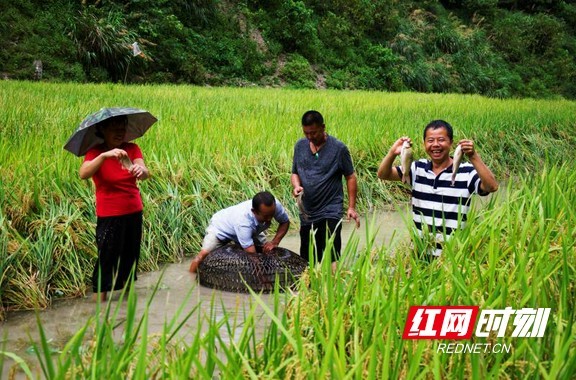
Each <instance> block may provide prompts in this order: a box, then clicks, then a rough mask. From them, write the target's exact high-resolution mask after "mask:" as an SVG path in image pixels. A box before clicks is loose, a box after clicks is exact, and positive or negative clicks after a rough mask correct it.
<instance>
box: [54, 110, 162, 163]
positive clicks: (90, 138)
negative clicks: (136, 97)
mask: <svg viewBox="0 0 576 380" xmlns="http://www.w3.org/2000/svg"><path fill="white" fill-rule="evenodd" d="M121 115H126V116H127V117H128V125H127V126H126V136H125V137H124V141H126V142H128V141H132V140H134V139H136V138H138V137H140V136H142V135H143V134H144V133H145V132H146V131H147V130H148V128H150V127H151V126H152V124H154V123H155V122H156V121H157V119H156V118H155V117H154V116H152V114H151V113H150V112H148V111H145V110H141V109H138V108H127V107H116V108H102V109H101V110H100V111H98V112H95V113H93V114H91V115H89V116H87V117H86V118H85V119H84V120H82V122H81V123H80V126H79V127H78V128H77V129H76V131H74V133H73V134H72V136H71V137H70V138H69V139H68V142H67V143H66V145H64V149H66V150H67V151H69V152H72V153H74V154H75V155H77V156H84V155H85V154H86V153H87V152H88V150H90V148H92V147H94V146H96V145H98V144H101V143H103V142H104V139H102V138H101V137H98V136H96V131H97V129H96V127H97V125H98V124H99V123H101V122H102V121H104V120H106V119H109V118H111V117H114V116H121Z"/></svg>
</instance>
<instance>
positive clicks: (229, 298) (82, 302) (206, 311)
mask: <svg viewBox="0 0 576 380" xmlns="http://www.w3.org/2000/svg"><path fill="white" fill-rule="evenodd" d="M367 222H368V223H367ZM361 224H362V225H361V227H360V229H356V228H355V225H354V223H353V222H346V221H345V222H344V223H343V228H342V241H343V245H344V244H346V243H347V242H348V240H349V239H350V237H351V236H352V235H354V236H357V237H358V240H359V246H360V248H362V247H364V246H365V245H366V224H372V225H373V228H374V233H375V234H376V237H375V243H374V244H375V245H376V246H380V245H388V244H393V241H392V240H394V241H398V240H399V239H402V238H404V237H406V236H407V232H406V227H405V225H404V221H403V218H402V215H401V214H400V213H398V212H379V213H377V214H374V215H371V216H369V217H368V218H363V219H362V220H361ZM281 245H282V246H283V247H285V248H288V249H290V250H292V251H294V252H299V249H300V238H299V236H298V233H297V232H296V231H294V232H291V233H289V234H288V235H287V236H286V237H285V238H284V240H283V241H282V244H281ZM189 264H190V259H186V260H185V261H184V262H182V263H178V264H169V265H167V266H166V267H165V268H164V269H163V271H159V272H152V273H141V274H139V275H138V281H137V282H136V283H135V285H134V287H135V290H136V294H137V297H138V303H137V304H138V306H137V309H138V312H137V315H138V316H141V315H142V313H143V311H144V310H145V308H146V303H147V301H148V300H149V298H150V297H151V295H152V293H153V290H154V288H155V287H156V286H158V290H157V293H156V295H155V297H154V298H153V299H152V301H151V306H150V308H149V311H148V312H149V318H148V321H149V322H148V330H149V332H150V333H151V334H154V333H159V332H161V331H162V330H163V327H164V324H165V322H166V321H170V320H171V319H172V318H174V316H175V315H176V314H177V312H178V309H179V308H181V306H182V305H184V307H183V310H182V312H181V317H180V318H178V321H180V320H181V319H182V316H184V315H186V314H187V313H188V312H190V311H191V310H192V309H193V308H194V307H196V306H197V305H199V307H198V309H197V310H196V311H195V312H194V314H193V315H192V317H191V318H190V319H189V320H188V321H187V323H186V325H185V326H184V328H183V329H182V330H181V331H182V334H181V336H182V338H183V339H184V340H185V341H186V340H188V341H191V340H192V339H193V337H194V334H195V333H196V331H197V329H198V320H199V319H202V320H204V319H205V318H209V317H210V315H212V316H215V318H216V319H221V318H223V317H224V314H226V316H227V317H228V318H229V320H233V319H234V318H235V319H236V322H237V325H238V329H237V330H240V331H241V329H242V321H243V318H244V315H245V313H244V311H248V310H249V309H250V307H251V306H252V304H254V301H253V299H252V297H251V296H250V295H247V294H237V293H229V292H221V291H216V290H213V289H208V288H204V287H202V286H199V285H198V283H197V281H196V275H194V274H191V273H189V272H188V266H189ZM262 299H263V300H264V301H265V302H267V303H268V304H271V303H272V302H271V296H269V295H263V296H262ZM111 306H112V309H113V310H116V309H117V310H118V318H117V320H118V321H122V320H123V318H124V316H125V314H126V310H125V309H126V308H125V303H123V302H120V301H119V294H113V295H112V297H111ZM259 311H260V315H261V316H262V315H263V314H264V313H263V311H262V310H261V309H260V310H259ZM94 314H95V303H94V301H93V300H92V294H88V295H87V296H86V297H85V298H82V299H72V300H60V301H56V302H54V304H53V305H52V306H51V307H50V308H49V309H47V310H43V311H41V312H40V314H39V316H40V320H41V321H42V326H43V328H44V331H45V334H46V336H47V339H48V340H49V342H50V346H51V347H52V348H53V349H54V350H55V351H58V350H59V349H62V347H64V345H65V343H66V342H67V341H68V340H69V339H70V338H71V337H72V336H73V335H74V334H75V333H76V332H77V331H78V330H79V329H80V328H81V327H83V326H84V325H85V324H86V322H87V321H88V319H89V318H90V317H92V316H94ZM203 325H204V326H205V325H206V323H205V322H204V323H203ZM258 325H259V326H262V328H264V326H265V325H267V323H259V324H258ZM1 329H2V335H1V338H2V345H4V349H3V350H4V351H9V352H14V353H16V354H17V355H19V356H21V357H22V358H23V359H25V360H26V361H27V362H29V363H31V364H29V365H30V366H31V367H35V368H37V366H36V365H35V364H34V361H35V356H34V353H33V351H32V348H31V343H30V338H32V339H33V340H34V341H36V342H38V341H39V338H38V337H39V333H38V328H37V326H36V315H35V313H34V312H14V313H10V314H9V315H8V316H7V319H6V321H5V322H4V323H3V324H2V325H1ZM220 333H221V334H222V335H223V337H224V339H227V338H228V339H231V338H232V339H233V337H228V336H227V331H226V330H225V329H224V328H223V329H222V331H221V332H220ZM118 334H119V335H120V334H121V331H119V332H118ZM11 364H12V363H11V362H10V361H9V360H6V361H5V365H4V369H3V375H4V376H2V377H3V378H7V374H8V370H9V367H10V365H11Z"/></svg>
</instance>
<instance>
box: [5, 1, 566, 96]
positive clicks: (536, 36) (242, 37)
mask: <svg viewBox="0 0 576 380" xmlns="http://www.w3.org/2000/svg"><path fill="white" fill-rule="evenodd" d="M0 5H1V7H0V8H1V9H2V12H1V13H0V75H1V77H3V78H5V79H34V78H35V76H36V79H41V80H46V81H76V82H108V81H112V82H123V83H190V84H197V85H211V86H222V85H226V86H252V85H255V86H274V87H280V86H291V87H298V88H328V89H366V90H385V91H419V92H440V93H448V92H450V93H466V94H482V95H487V96H491V97H503V98H507V97H537V98H542V97H557V96H561V97H564V98H569V99H574V98H576V59H575V57H576V39H575V32H576V5H574V4H573V3H572V2H569V1H559V0H527V1H512V0H503V1H498V0H465V1H454V0H444V1H434V0H421V1H397V0H371V1H367V0H346V1H343V0H269V1H262V2H260V1H253V0H241V1H223V0H221V1H219V0H174V1H167V0H160V1H158V0H128V1H113V0H83V1H81V2H80V1H72V0H52V1H39V0H29V1H25V2H12V1H8V0H0ZM134 42H138V44H139V46H140V48H141V49H142V54H141V55H138V56H134V55H133V52H132V46H131V45H132V43H134ZM36 60H41V61H42V64H43V66H42V77H41V78H38V76H39V75H37V74H35V67H34V64H33V63H34V61H36Z"/></svg>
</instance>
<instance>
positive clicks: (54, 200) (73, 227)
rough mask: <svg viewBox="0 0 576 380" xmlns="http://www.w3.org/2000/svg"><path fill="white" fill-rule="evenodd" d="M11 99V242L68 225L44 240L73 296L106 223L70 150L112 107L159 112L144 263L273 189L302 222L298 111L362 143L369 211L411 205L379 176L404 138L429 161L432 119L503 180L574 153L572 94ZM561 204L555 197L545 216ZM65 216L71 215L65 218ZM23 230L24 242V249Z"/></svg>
mask: <svg viewBox="0 0 576 380" xmlns="http://www.w3.org/2000/svg"><path fill="white" fill-rule="evenodd" d="M0 99H2V102H3V107H2V110H1V111H0V148H2V149H0V195H1V196H2V204H1V206H0V207H1V210H2V215H4V216H5V218H6V223H9V224H10V228H8V229H7V230H6V231H7V234H8V235H7V237H6V239H7V240H8V242H12V243H10V244H13V245H14V244H17V245H18V246H19V249H18V255H17V256H15V257H17V258H18V259H17V260H18V261H23V260H27V259H29V258H31V257H32V256H33V255H32V253H31V250H32V249H36V252H37V253H38V249H41V248H40V246H39V245H38V244H37V243H35V240H34V238H31V236H33V235H34V234H35V232H34V231H36V232H38V230H35V228H39V227H38V226H46V227H44V228H46V229H50V228H56V230H55V231H54V236H53V239H52V240H50V239H48V238H47V237H44V239H45V244H51V245H53V246H54V250H55V252H56V253H52V255H53V258H55V257H58V258H61V257H63V258H65V259H66V260H70V263H69V264H70V265H66V266H65V267H66V268H69V270H68V273H66V274H65V275H64V274H63V275H62V276H53V277H48V281H49V282H50V283H49V284H48V285H47V286H45V287H43V288H41V289H44V290H41V291H48V290H47V289H52V290H54V289H57V290H58V291H61V292H63V293H64V294H65V295H67V296H68V295H70V296H72V295H75V294H76V295H77V294H81V293H82V291H81V286H80V284H86V283H88V282H89V280H88V278H89V272H90V267H91V266H92V263H93V260H94V258H95V256H96V248H95V245H94V243H93V242H94V238H93V236H94V224H95V220H96V218H95V209H94V187H93V185H92V184H91V181H81V180H79V178H78V168H79V166H80V165H81V162H82V161H81V159H79V158H76V157H74V156H72V155H71V154H69V153H67V152H65V151H64V150H63V149H62V146H63V145H64V143H65V142H66V140H67V138H68V137H69V136H70V134H71V133H72V131H73V130H74V129H75V128H76V126H77V125H78V124H79V122H80V121H81V120H82V119H83V118H84V117H85V116H86V115H88V114H90V113H92V112H94V110H97V109H99V108H101V107H103V106H122V105H129V106H137V107H141V108H144V109H147V110H149V111H151V112H152V113H153V114H154V115H156V116H157V117H158V119H159V121H158V123H156V124H155V125H154V126H153V127H152V128H151V129H150V130H149V131H148V132H147V134H146V135H145V136H143V137H142V138H140V139H138V144H139V145H140V146H141V147H142V150H143V153H144V158H145V161H146V163H147V165H148V166H149V167H150V169H151V173H152V178H151V179H149V180H147V181H144V182H142V183H141V184H140V188H141V193H142V195H143V198H144V206H145V209H144V226H145V228H144V236H143V244H142V260H141V268H140V269H141V270H156V269H157V268H159V267H160V266H161V265H162V264H163V263H166V262H174V261H179V260H182V259H183V258H184V257H189V256H192V255H194V254H196V252H198V250H199V248H200V242H201V240H202V236H203V234H204V229H205V227H206V226H207V224H208V221H209V219H210V217H211V215H212V214H213V213H214V212H216V211H218V210H219V209H221V208H224V207H227V206H230V205H233V204H235V203H238V202H240V201H243V200H246V199H250V198H251V197H252V195H253V194H254V193H255V192H257V191H260V190H263V189H266V190H270V191H272V193H273V194H274V195H275V196H276V197H277V198H278V199H280V200H281V201H282V202H283V204H284V205H285V206H286V207H287V209H288V211H289V213H290V215H291V216H292V221H293V222H294V223H293V226H294V227H295V228H296V227H297V225H298V222H297V214H298V211H297V208H296V205H295V202H293V198H292V195H291V187H290V184H289V183H290V182H289V181H290V171H291V164H292V152H293V145H294V142H295V141H296V140H297V139H299V138H301V137H302V136H303V135H302V131H301V128H300V117H301V115H302V114H303V112H305V111H306V110H308V109H318V110H319V111H321V112H322V113H323V114H324V116H325V118H326V123H327V131H328V133H329V134H331V135H333V136H335V137H337V138H339V139H341V140H342V141H344V142H345V143H346V144H347V145H348V147H349V148H350V151H351V154H352V157H353V159H354V163H355V167H356V172H357V173H356V174H357V176H358V185H359V196H358V209H359V211H360V212H361V213H366V212H369V211H373V210H378V209H381V208H393V207H394V206H395V205H397V204H398V203H400V202H403V201H404V200H405V199H406V190H405V188H404V187H403V186H401V185H398V184H395V183H389V182H382V181H379V180H377V179H376V177H375V172H376V168H377V167H378V165H379V163H380V161H381V159H382V157H383V156H384V154H385V153H386V152H387V150H388V149H389V147H390V145H391V144H392V143H393V141H395V140H396V139H397V138H398V137H400V136H403V135H408V136H410V137H411V138H412V139H413V141H414V142H415V144H414V151H415V155H416V156H417V157H423V156H425V153H424V151H423V148H422V145H421V144H419V143H418V142H419V141H421V137H420V136H421V135H422V130H423V127H424V125H426V123H427V122H429V121H430V120H433V119H438V118H443V119H445V120H447V121H449V122H450V123H451V124H452V125H453V126H454V128H455V139H456V140H459V139H461V138H463V137H467V138H472V139H474V140H475V142H476V145H477V147H478V151H479V153H480V154H481V155H482V157H483V159H484V161H485V162H486V163H487V164H488V166H489V167H490V168H492V169H493V171H494V172H495V173H496V175H497V178H498V179H499V180H507V179H515V178H516V175H519V174H520V173H525V172H537V173H540V168H541V167H542V166H543V165H544V164H545V163H549V164H550V165H552V166H557V165H559V164H560V163H561V162H563V161H570V160H572V161H573V160H574V158H575V156H574V150H573V149H572V147H573V146H574V144H575V143H576V140H575V139H576V130H575V129H574V128H575V125H574V122H573V115H574V112H575V111H576V103H574V102H570V101H565V100H528V99H524V100H522V99H509V100H499V99H488V98H483V97H480V96H461V95H448V94H445V95H438V94H414V93H380V92H363V91H354V92H340V91H306V90H277V89H257V88H250V89H248V88H245V89H239V88H200V87H190V86H171V85H166V86H143V85H138V86H122V85H115V84H102V85H94V84H88V85H77V84H64V83H60V84H49V83H28V82H15V81H3V82H2V83H0ZM47 158H48V159H47ZM47 161H48V162H47ZM46 162H47V163H46ZM555 201H556V200H549V203H548V204H544V205H543V209H542V215H543V216H546V215H547V214H546V213H549V212H550V211H549V209H550V208H553V207H554V202H555ZM565 212H566V213H567V214H569V213H570V212H573V210H572V211H570V210H568V211H565ZM58 215H60V216H61V217H62V218H63V219H62V220H63V221H62V222H56V220H57V216H58ZM47 220H51V221H52V222H47ZM534 220H536V216H534ZM54 223H55V224H54ZM48 226H53V227H48ZM58 228H65V230H60V229H58ZM50 233H51V232H47V234H50ZM515 233H516V232H515ZM518 233H521V232H520V231H519V232H518ZM492 234H496V233H495V232H493V233H492ZM61 235H64V237H61ZM18 236H21V237H22V238H23V239H25V240H24V241H25V242H24V243H14V242H19V237H18ZM490 241H492V240H490ZM491 244H495V243H491ZM533 244H535V245H536V244H538V243H537V242H536V241H534V242H533ZM33 246H35V247H36V248H32V247H33ZM495 248H496V247H495ZM495 248H494V249H495ZM505 249H508V250H512V249H513V247H505ZM65 252H68V254H65ZM61 254H62V256H60V255H61ZM36 257H37V258H38V260H42V258H41V256H38V255H36ZM47 257H49V256H47ZM490 257H491V258H492V260H495V259H496V258H497V257H498V256H497V255H496V254H495V253H494V254H492V255H491V256H490ZM64 262H66V261H64ZM33 265H34V266H36V267H38V266H39V264H38V263H34V264H33ZM28 268H29V265H21V263H18V264H17V265H13V266H11V267H10V271H9V272H7V274H6V276H5V278H6V280H7V281H13V282H14V284H15V285H18V283H19V284H20V285H21V284H23V283H25V281H26V280H25V279H28V278H29V275H28V274H27V270H28ZM53 268H55V267H53ZM56 280H57V281H58V283H57V284H54V283H53V281H56ZM68 281H69V282H70V284H69V286H66V283H67V282H68ZM67 288H69V289H67ZM20 289H22V290H23V291H29V290H27V289H24V288H23V287H22V286H15V287H14V290H13V291H11V292H9V293H8V294H6V293H4V294H3V296H2V302H3V303H4V305H5V306H7V305H10V307H11V308H16V307H17V305H19V304H22V305H29V303H26V302H23V300H26V299H29V298H30V297H32V295H29V296H24V297H21V296H17V295H16V292H17V291H20ZM41 291H40V292H41ZM34 297H39V296H34ZM40 298H42V297H40ZM44 299H45V302H39V303H38V304H40V305H48V304H49V303H50V302H51V301H50V300H51V296H49V295H48V294H46V295H44Z"/></svg>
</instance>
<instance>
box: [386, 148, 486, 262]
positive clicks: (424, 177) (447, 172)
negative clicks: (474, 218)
mask: <svg viewBox="0 0 576 380" xmlns="http://www.w3.org/2000/svg"><path fill="white" fill-rule="evenodd" d="M396 169H397V170H398V174H399V175H400V177H401V176H402V169H401V168H400V167H396ZM410 174H411V175H410V183H411V185H412V218H413V220H414V224H415V226H416V228H417V230H418V233H419V234H420V236H423V232H422V231H423V230H427V231H428V232H429V233H433V234H435V235H436V242H437V246H436V250H434V251H433V252H432V254H433V255H435V256H440V254H441V253H442V249H441V244H442V242H444V235H445V236H449V235H450V234H452V232H453V231H454V230H456V229H458V228H464V227H465V226H466V217H467V214H468V211H470V203H471V199H472V194H475V193H476V194H479V195H488V193H484V192H482V191H481V190H480V183H481V181H480V177H479V176H478V173H477V172H476V169H474V166H473V165H472V164H470V163H469V162H462V163H461V164H460V167H459V169H458V173H457V174H456V181H455V183H454V186H451V184H452V165H450V166H449V167H447V168H446V169H444V170H443V171H442V172H441V173H440V174H438V175H436V174H434V172H433V171H432V161H429V160H426V159H420V160H418V161H414V162H413V163H412V166H411V173H410Z"/></svg>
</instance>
